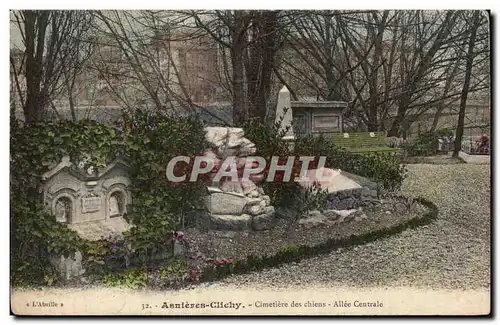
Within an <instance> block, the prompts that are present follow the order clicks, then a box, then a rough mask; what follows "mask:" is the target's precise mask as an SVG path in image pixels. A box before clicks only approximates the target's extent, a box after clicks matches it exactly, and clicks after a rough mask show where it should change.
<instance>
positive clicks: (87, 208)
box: [42, 156, 132, 279]
mask: <svg viewBox="0 0 500 325" xmlns="http://www.w3.org/2000/svg"><path fill="white" fill-rule="evenodd" d="M128 170H129V166H128V165H127V164H126V163H125V162H124V161H122V160H120V159H118V160H116V161H114V162H113V163H111V164H109V165H108V166H106V167H105V168H104V169H102V170H100V171H98V170H97V169H95V168H93V167H89V168H85V164H83V163H81V162H80V163H79V164H77V165H75V164H73V163H72V162H71V161H70V158H69V157H67V156H66V157H63V158H62V161H61V162H60V163H59V164H58V165H57V166H55V167H54V168H52V169H51V170H49V171H48V172H46V173H45V174H43V175H42V182H43V183H42V192H43V200H44V204H45V206H46V208H47V210H48V211H49V212H50V213H51V214H53V215H54V216H55V219H56V221H58V222H62V223H66V224H67V225H68V228H70V229H72V230H74V231H76V232H77V233H78V235H79V236H80V237H82V238H84V239H87V240H99V239H102V238H108V239H109V238H111V239H113V238H119V237H121V235H122V233H123V232H124V231H126V230H128V229H130V227H131V225H129V224H128V223H127V222H126V221H125V219H124V218H123V215H124V214H125V213H126V212H127V206H128V205H130V204H131V202H132V198H131V195H130V193H129V191H128V190H127V187H128V186H129V185H130V180H129V178H128ZM81 260H82V256H81V253H80V252H77V253H76V254H75V255H74V256H70V257H69V258H65V257H63V256H53V257H52V258H51V262H52V263H53V265H55V266H56V267H57V268H58V269H59V271H60V272H61V273H63V274H64V276H65V277H66V278H67V279H69V278H71V277H73V276H79V275H81V274H83V272H84V270H83V269H82V267H81Z"/></svg>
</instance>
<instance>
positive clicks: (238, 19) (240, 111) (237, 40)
mask: <svg viewBox="0 0 500 325" xmlns="http://www.w3.org/2000/svg"><path fill="white" fill-rule="evenodd" d="M243 15H244V13H243V12H241V11H239V10H237V11H235V14H234V19H235V26H234V32H233V35H232V47H231V52H232V53H231V61H232V66H233V82H232V83H233V124H234V125H241V124H242V123H243V122H244V121H245V120H246V118H247V110H246V107H245V100H244V97H245V90H244V86H245V84H244V80H243V78H244V70H243V52H244V44H245V35H246V32H245V29H246V26H245V24H244V22H243Z"/></svg>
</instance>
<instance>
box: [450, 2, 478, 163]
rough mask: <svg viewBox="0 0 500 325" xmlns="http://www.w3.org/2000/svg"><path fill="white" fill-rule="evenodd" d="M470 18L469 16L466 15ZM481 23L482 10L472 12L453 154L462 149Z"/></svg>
mask: <svg viewBox="0 0 500 325" xmlns="http://www.w3.org/2000/svg"><path fill="white" fill-rule="evenodd" d="M466 18H468V17H466ZM480 25H481V12H480V11H478V10H477V11H474V13H473V14H472V20H471V23H470V28H469V39H468V43H467V56H466V65H465V77H464V83H463V88H462V94H461V96H460V112H459V115H458V124H457V131H456V135H455V147H454V150H453V156H454V157H458V153H459V152H460V150H461V149H462V136H463V133H464V119H465V108H466V105H467V97H468V95H469V91H470V82H471V75H472V65H473V63H474V58H475V57H476V55H477V53H475V51H474V48H475V45H476V41H477V40H476V37H477V31H478V29H479V27H480Z"/></svg>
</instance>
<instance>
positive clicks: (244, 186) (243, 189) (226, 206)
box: [205, 127, 274, 230]
mask: <svg viewBox="0 0 500 325" xmlns="http://www.w3.org/2000/svg"><path fill="white" fill-rule="evenodd" d="M205 132H206V135H205V138H206V141H207V143H208V145H209V148H208V149H207V150H206V151H205V155H206V156H208V157H210V158H211V159H212V160H213V161H214V163H215V166H220V163H221V162H222V161H224V160H225V159H226V158H227V157H233V156H234V157H237V162H236V164H237V167H238V169H239V170H241V168H243V167H244V166H245V162H246V161H245V158H246V157H248V156H250V155H253V154H254V153H255V152H256V148H255V145H254V144H253V143H252V142H251V141H250V140H248V139H247V138H245V137H244V131H243V129H241V128H230V127H207V128H205ZM260 180H261V179H260V177H259V176H255V177H250V179H247V180H242V179H238V180H222V181H220V182H212V183H211V184H208V185H209V186H207V190H208V195H207V197H206V199H205V203H206V204H205V206H206V209H207V211H208V215H209V218H210V224H211V228H213V229H218V230H251V229H253V230H266V229H271V228H272V227H273V226H274V207H273V206H271V205H270V203H271V200H270V198H269V196H267V195H265V193H264V190H263V189H262V187H261V186H259V185H258V182H259V181H260Z"/></svg>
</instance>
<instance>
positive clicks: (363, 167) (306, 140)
mask: <svg viewBox="0 0 500 325" xmlns="http://www.w3.org/2000/svg"><path fill="white" fill-rule="evenodd" d="M295 155H308V156H316V157H319V156H325V157H326V163H325V167H328V168H332V169H340V170H344V171H346V172H350V173H353V174H356V175H359V176H363V177H366V178H368V179H371V180H373V181H375V182H377V183H378V184H379V185H380V186H381V187H382V188H384V189H386V190H389V191H396V190H398V189H399V188H400V187H401V184H402V182H403V180H404V178H405V177H406V167H405V166H404V165H402V164H401V159H400V157H399V156H398V155H397V154H396V153H393V152H370V153H363V154H356V153H351V152H349V151H347V150H345V149H343V148H339V147H337V146H335V144H334V143H333V141H332V139H330V138H328V137H324V136H312V135H309V136H303V137H299V138H298V139H297V141H296V143H295Z"/></svg>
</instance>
